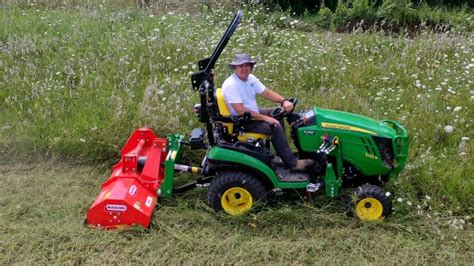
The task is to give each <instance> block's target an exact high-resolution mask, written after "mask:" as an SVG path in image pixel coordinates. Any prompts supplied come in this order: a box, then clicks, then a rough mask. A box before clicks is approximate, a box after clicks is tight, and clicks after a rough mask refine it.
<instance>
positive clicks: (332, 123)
mask: <svg viewBox="0 0 474 266" xmlns="http://www.w3.org/2000/svg"><path fill="white" fill-rule="evenodd" d="M313 111H314V113H315V118H316V123H317V124H318V126H320V127H321V128H327V129H338V130H347V131H353V132H360V133H363V134H369V135H371V136H378V137H385V138H393V137H395V136H396V135H397V132H396V130H395V129H394V128H392V126H390V125H389V124H387V123H386V122H385V121H378V120H375V119H372V118H368V117H365V116H361V115H357V114H353V113H348V112H342V111H336V110H329V109H323V108H319V107H315V108H314V109H313Z"/></svg>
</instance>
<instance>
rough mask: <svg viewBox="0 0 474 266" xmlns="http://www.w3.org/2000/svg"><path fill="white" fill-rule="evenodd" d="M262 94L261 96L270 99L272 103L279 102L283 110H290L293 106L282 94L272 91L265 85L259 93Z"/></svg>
mask: <svg viewBox="0 0 474 266" xmlns="http://www.w3.org/2000/svg"><path fill="white" fill-rule="evenodd" d="M260 95H262V96H263V98H265V99H267V100H269V101H272V102H274V103H279V104H281V105H282V106H283V108H284V109H285V111H287V112H291V111H292V110H293V108H294V106H293V103H291V102H290V101H288V100H286V99H285V98H284V97H283V96H281V95H280V94H278V93H276V92H274V91H272V90H271V89H270V88H268V87H266V88H265V90H264V91H263V92H262V94H260Z"/></svg>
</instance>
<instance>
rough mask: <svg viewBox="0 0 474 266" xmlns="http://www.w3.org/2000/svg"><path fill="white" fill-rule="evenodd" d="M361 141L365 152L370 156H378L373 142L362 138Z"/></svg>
mask: <svg viewBox="0 0 474 266" xmlns="http://www.w3.org/2000/svg"><path fill="white" fill-rule="evenodd" d="M360 140H361V141H362V144H363V145H364V147H365V151H366V152H367V153H368V154H370V155H373V156H377V152H376V151H375V148H374V146H373V145H372V141H370V139H368V138H360Z"/></svg>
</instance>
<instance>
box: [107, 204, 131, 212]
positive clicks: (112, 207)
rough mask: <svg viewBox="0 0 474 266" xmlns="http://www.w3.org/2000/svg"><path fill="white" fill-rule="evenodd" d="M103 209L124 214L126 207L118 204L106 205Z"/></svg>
mask: <svg viewBox="0 0 474 266" xmlns="http://www.w3.org/2000/svg"><path fill="white" fill-rule="evenodd" d="M105 209H106V210H107V211H110V212H124V211H127V206H125V205H119V204H107V205H105Z"/></svg>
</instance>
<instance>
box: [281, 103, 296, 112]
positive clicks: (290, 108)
mask: <svg viewBox="0 0 474 266" xmlns="http://www.w3.org/2000/svg"><path fill="white" fill-rule="evenodd" d="M282 107H283V109H285V111H287V112H288V113H290V112H291V111H293V108H295V107H294V106H293V103H292V102H290V101H288V100H286V101H283V104H282Z"/></svg>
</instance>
